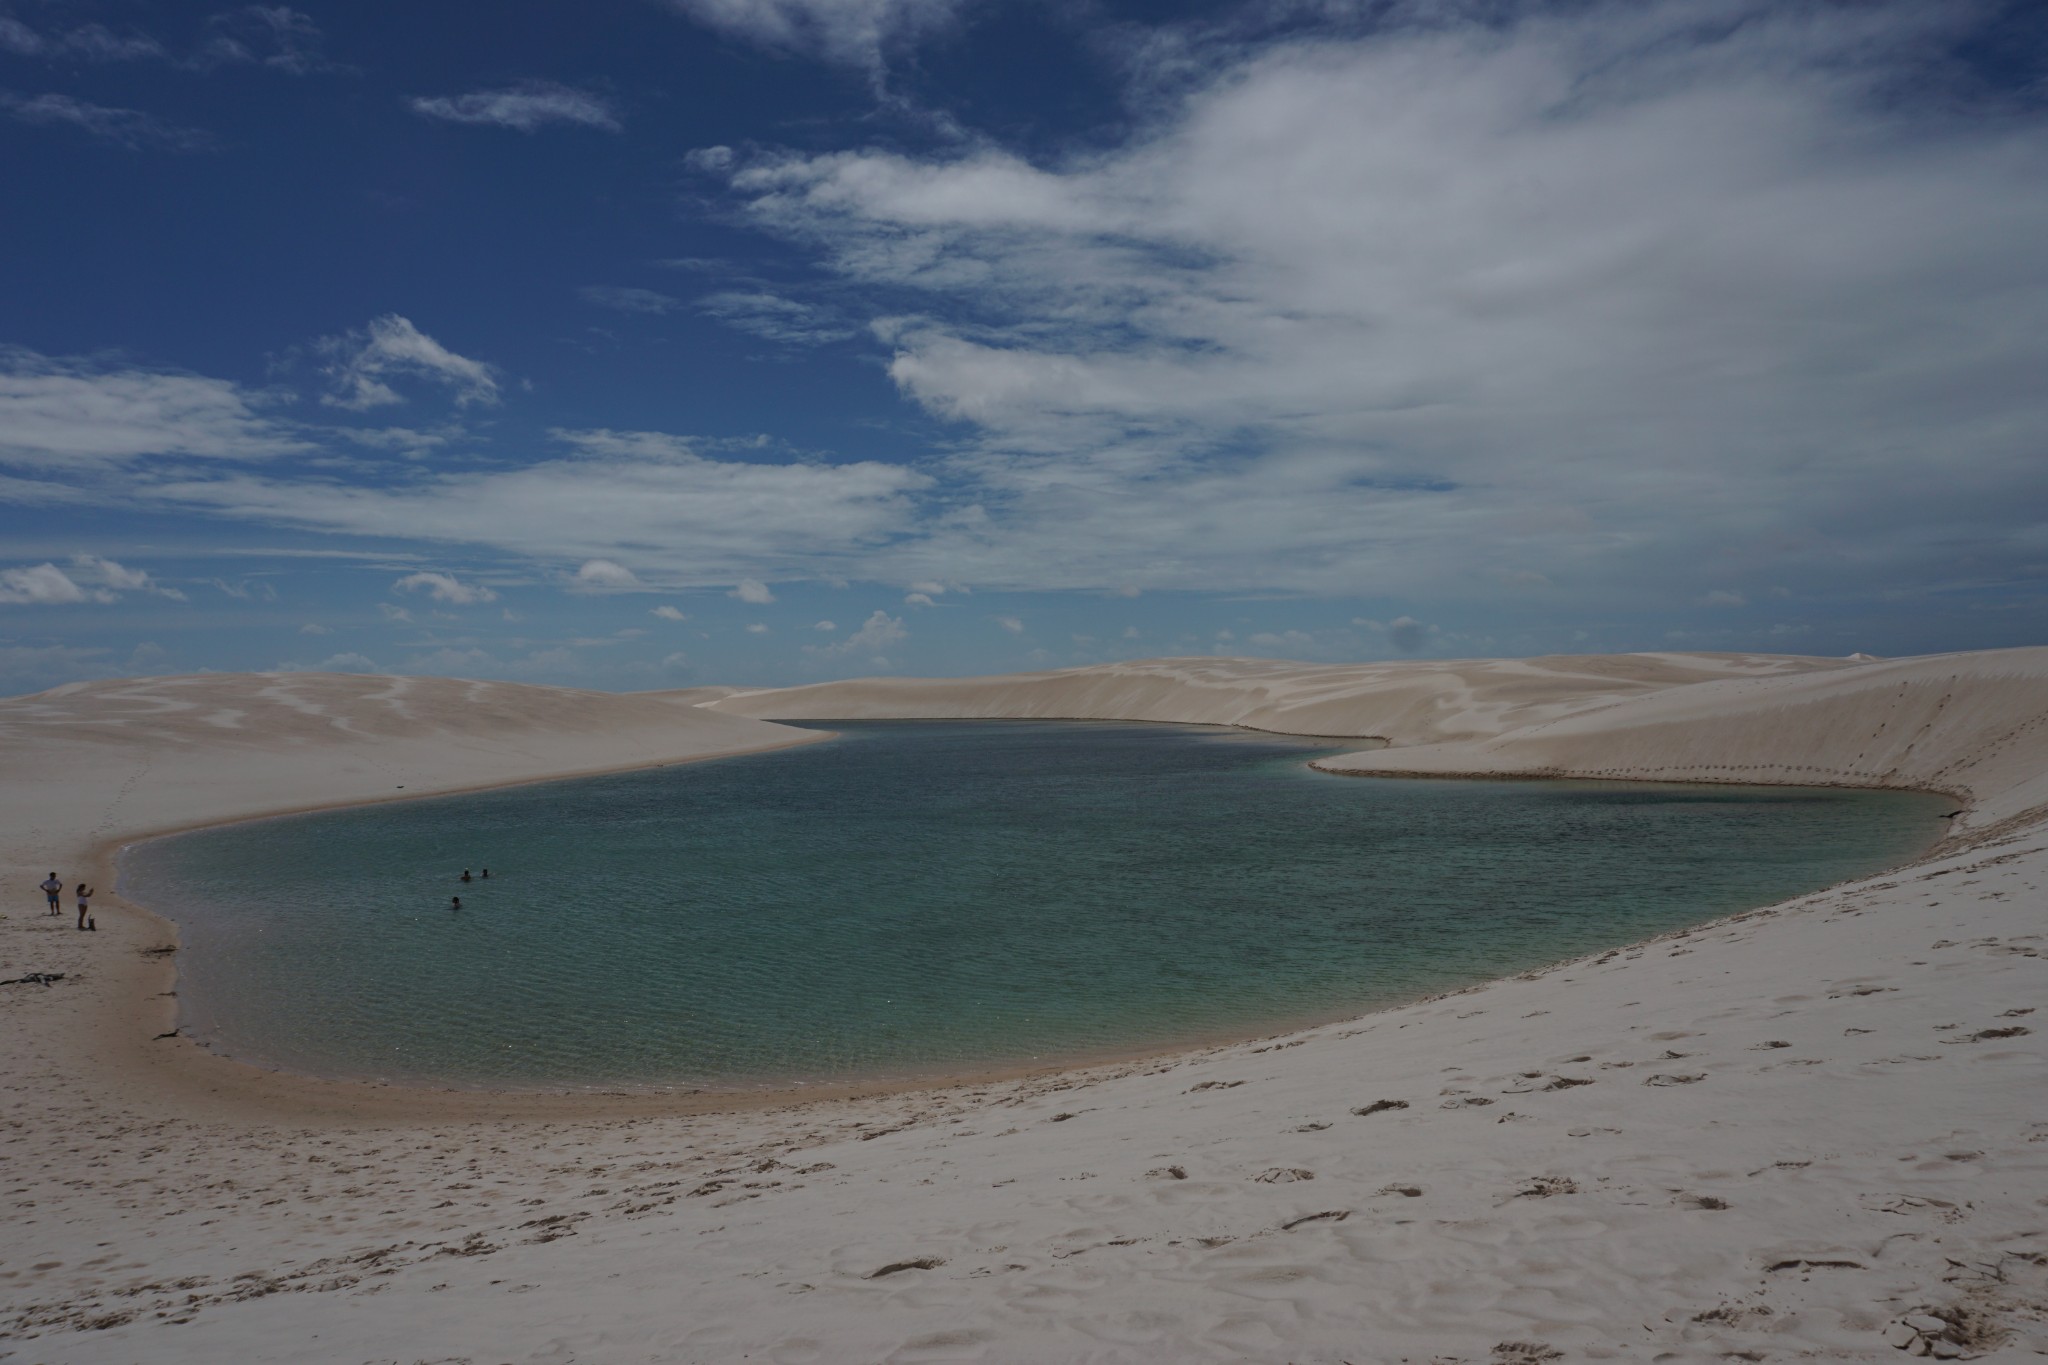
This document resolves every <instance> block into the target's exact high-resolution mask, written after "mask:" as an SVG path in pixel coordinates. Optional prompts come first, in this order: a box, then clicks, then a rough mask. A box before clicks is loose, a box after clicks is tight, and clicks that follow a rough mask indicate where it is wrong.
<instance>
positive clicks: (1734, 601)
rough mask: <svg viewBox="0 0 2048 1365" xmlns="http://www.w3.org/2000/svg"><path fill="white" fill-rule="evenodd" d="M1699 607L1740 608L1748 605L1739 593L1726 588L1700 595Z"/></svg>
mask: <svg viewBox="0 0 2048 1365" xmlns="http://www.w3.org/2000/svg"><path fill="white" fill-rule="evenodd" d="M1700 605H1701V606H1703V607H1742V606H1747V605H1749V599H1748V598H1747V597H1744V596H1743V595H1742V594H1741V593H1739V592H1733V591H1730V590H1729V589H1727V588H1715V589H1714V590H1713V591H1712V592H1708V593H1703V594H1701V596H1700Z"/></svg>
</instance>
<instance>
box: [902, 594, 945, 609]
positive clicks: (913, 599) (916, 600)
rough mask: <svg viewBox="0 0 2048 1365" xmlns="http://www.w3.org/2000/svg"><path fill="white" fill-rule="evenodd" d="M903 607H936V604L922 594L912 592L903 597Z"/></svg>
mask: <svg viewBox="0 0 2048 1365" xmlns="http://www.w3.org/2000/svg"><path fill="white" fill-rule="evenodd" d="M903 605H904V606H906V607H936V606H937V605H938V603H936V602H934V601H932V599H931V598H930V597H929V596H928V595H926V594H924V593H921V592H913V593H909V594H907V595H906V596H905V597H904V599H903Z"/></svg>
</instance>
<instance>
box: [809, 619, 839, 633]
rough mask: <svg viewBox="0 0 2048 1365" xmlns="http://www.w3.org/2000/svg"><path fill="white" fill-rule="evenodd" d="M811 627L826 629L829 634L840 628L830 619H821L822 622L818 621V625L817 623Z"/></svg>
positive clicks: (813, 628)
mask: <svg viewBox="0 0 2048 1365" xmlns="http://www.w3.org/2000/svg"><path fill="white" fill-rule="evenodd" d="M811 629H812V630H822V631H824V632H825V633H827V634H828V635H829V634H830V633H831V632H833V631H835V630H837V629H839V627H838V626H836V625H834V624H833V623H832V622H830V621H820V622H818V624H817V625H815V626H812V627H811Z"/></svg>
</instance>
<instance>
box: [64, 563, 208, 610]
mask: <svg viewBox="0 0 2048 1365" xmlns="http://www.w3.org/2000/svg"><path fill="white" fill-rule="evenodd" d="M71 567H72V569H73V570H74V571H75V572H77V573H78V574H79V575H80V576H82V577H83V578H85V579H86V580H87V581H88V582H97V583H99V584H100V585H101V586H102V587H103V588H106V589H108V590H109V591H112V592H117V593H119V592H146V593H148V594H150V595H151V596H152V597H168V598H170V599H171V600H172V601H174V602H182V601H184V600H185V594H184V593H182V592H180V591H179V590H178V589H176V588H167V587H165V586H163V585H162V584H161V583H158V582H157V581H156V580H155V579H154V578H152V577H150V576H149V574H148V573H146V572H144V571H143V570H141V569H130V568H127V567H125V566H123V565H120V564H116V563H115V562H114V561H113V560H111V559H102V558H100V557H99V556H98V555H74V556H72V559H71Z"/></svg>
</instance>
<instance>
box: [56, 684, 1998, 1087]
mask: <svg viewBox="0 0 2048 1365" xmlns="http://www.w3.org/2000/svg"><path fill="white" fill-rule="evenodd" d="M840 719H845V718H840ZM957 719H959V720H960V721H961V722H962V723H981V722H982V721H983V720H984V719H985V718H979V717H976V718H966V717H962V718H957ZM994 719H1014V720H1016V721H1017V723H1020V724H1074V723H1080V722H1082V721H1099V722H1100V723H1103V724H1114V725H1170V726H1175V727H1177V728H1183V729H1202V730H1209V731H1215V732H1219V733H1220V734H1222V735H1224V736H1225V737H1227V736H1228V735H1229V734H1232V733H1235V734H1248V735H1254V736H1273V737H1276V738H1290V739H1318V740H1322V739H1332V738H1336V739H1342V738H1344V737H1342V736H1324V735H1314V736H1305V735H1283V734H1281V733H1280V732H1277V731H1271V730H1263V729H1259V728H1257V727H1252V726H1241V725H1224V724H1205V723H1193V724H1191V723H1189V722H1181V721H1143V720H1126V719H1122V718H1098V717H1082V718H1075V717H1050V716H1048V717H1028V718H1010V717H1003V718H994ZM821 720H823V721H824V723H827V724H830V723H833V720H834V718H829V717H827V718H821ZM903 723H907V724H920V723H926V722H923V721H918V720H914V719H909V718H905V720H904V722H903ZM934 723H936V722H934ZM809 735H810V736H811V737H809V738H804V739H792V740H789V741H786V742H783V743H780V744H770V745H763V746H761V747H759V748H753V749H746V750H739V751H734V752H729V753H715V754H705V755H701V756H695V757H691V758H686V759H679V760H663V761H659V762H651V763H636V764H631V765H628V766H624V767H618V768H604V769H591V770H579V771H573V772H564V773H559V774H553V775H546V776H538V777H530V778H521V779H517V780H513V781H507V782H492V783H484V784H477V785H472V786H465V787H461V788H455V789H450V790H446V791H434V792H423V793H419V794H416V795H408V796H404V797H374V798H368V799H363V800H348V801H341V802H321V803H317V804H313V805H308V806H301V807H295V808H292V809H285V810H273V811H265V812H262V813H258V814H252V815H244V816H237V817H234V818H231V819H226V820H212V821H202V822H199V823H194V824H188V825H183V826H179V827H176V828H171V829H164V830H158V831H153V832H149V833H145V834H140V835H126V836H117V837H114V838H111V839H109V840H107V841H103V843H102V844H101V845H99V846H98V847H97V848H96V849H95V856H96V857H98V858H101V859H103V860H104V862H105V865H106V866H107V868H108V869H109V870H111V871H114V872H115V874H116V875H115V876H114V877H113V878H112V879H110V885H111V886H113V887H114V888H115V891H114V894H113V895H112V896H109V897H108V898H107V899H108V900H109V901H114V900H118V901H119V903H120V904H122V905H123V906H124V907H126V908H128V909H130V910H133V911H134V912H136V913H137V914H139V915H141V916H143V917H145V918H146V919H147V920H148V921H150V922H152V923H154V924H157V925H160V926H162V928H163V930H164V933H165V936H166V937H167V938H168V940H169V942H170V943H171V944H172V945H174V946H175V948H176V951H175V952H173V953H169V954H163V955H162V956H161V957H160V958H159V959H157V961H156V963H155V965H156V967H157V969H158V971H160V972H162V973H165V974H167V975H166V977H165V980H166V982H167V984H168V986H169V987H170V989H171V993H172V994H175V989H176V986H177V982H178V979H179V973H178V969H177V958H178V955H179V954H180V953H182V952H183V950H184V944H183V941H182V938H181V937H180V935H179V933H178V927H177V922H176V921H175V920H173V919H172V918H171V917H170V916H168V915H166V914H164V913H162V912H160V911H157V910H154V909H151V908H150V907H149V906H147V905H146V904H144V903H143V902H141V901H139V900H135V899H133V898H131V897H128V896H125V895H122V894H121V893H120V891H119V889H118V888H119V872H118V864H119V859H120V857H121V856H122V855H124V854H125V853H126V852H127V851H128V850H129V849H131V848H134V847H136V846H138V845H141V844H144V843H149V842H153V841H155V840H157V839H168V838H175V837H177V836H178V835H181V834H190V833H195V832H198V831H200V830H209V829H223V828H229V827H232V826H235V825H242V824H253V823H257V822H260V821H265V820H275V819H286V818H290V817H293V816H300V815H312V814H320V813H323V812H328V811H335V810H349V809H357V808H361V807H366V806H374V805H384V804H393V803H396V802H403V801H424V800H436V799H440V798H443V797H458V796H466V795H475V794H477V793H480V792H486V791H498V790H504V789H506V788H511V787H522V786H545V785H548V784H551V783H557V782H571V781H577V780H580V779H583V778H596V777H606V776H616V775H618V774H620V773H627V772H644V771H650V770H654V769H658V768H666V767H675V766H679V765H680V764H682V763H699V762H710V761H713V760H715V759H721V758H739V757H746V756H748V755H750V754H755V753H768V752H774V751H776V750H779V749H785V748H795V747H799V746H802V745H806V744H810V743H815V742H821V741H824V740H828V739H833V738H836V737H837V732H836V731H832V730H817V731H810V732H809ZM1358 752H1361V753H1374V754H1381V753H1384V752H1386V750H1385V748H1384V742H1382V747H1380V748H1375V749H1368V750H1361V751H1358ZM1301 766H1302V767H1304V768H1306V769H1309V770H1312V771H1314V772H1317V773H1320V774H1326V775H1329V776H1335V777H1365V778H1373V777H1380V778H1395V779H1414V780H1431V779H1442V780H1447V781H1530V782H1555V781H1594V782H1621V783H1627V784H1631V785H1645V786H1648V785H1657V786H1745V787H1758V788H1778V789H1789V790H1799V789H1801V788H1813V789H1819V790H1838V791H1841V790H1854V791H1888V792H1898V793H1901V794H1919V795H1931V796H1941V797H1943V798H1945V799H1951V800H1957V801H1963V802H1964V812H1965V813H1967V810H1968V805H1967V800H1966V798H1964V797H1962V796H1961V795H1959V794H1958V793H1955V792H1952V791H1944V790H1939V789H1935V788H1926V787H1897V786H1876V785H1872V784H1857V783H1847V782H1771V781H1758V780H1754V779H1723V780H1717V779H1712V778H1678V779H1672V778H1647V777H1644V778H1613V777H1606V776H1600V775H1592V774H1585V773H1576V772H1563V771H1560V772H1549V773H1531V772H1496V773H1489V772H1480V771H1474V772H1459V773H1448V772H1446V773H1437V772H1406V771H1398V770H1396V771H1387V772H1356V771H1347V770H1345V769H1332V768H1326V767H1324V766H1322V761H1321V760H1317V759H1306V760H1303V761H1302V763H1301ZM1955 829H1956V825H1955V822H1954V821H1953V820H1951V821H1949V822H1947V825H1946V827H1945V828H1944V830H1943V832H1941V833H1938V834H1936V835H1935V836H1934V837H1933V839H1932V840H1931V841H1930V842H1929V843H1927V844H1926V845H1924V846H1923V847H1921V848H1920V849H1919V850H1918V851H1917V852H1916V853H1914V854H1913V855H1912V856H1911V857H1909V858H1907V859H1905V860H1903V861H1901V862H1898V863H1887V864H1885V865H1884V866H1883V867H1882V868H1879V869H1877V870H1875V871H1873V872H1870V873H1866V874H1863V875H1861V876H1859V877H1855V878H1850V879H1847V880H1846V881H1842V882H1832V883H1829V884H1827V885H1825V886H1821V887H1816V888H1814V889H1812V890H1810V891H1805V892H1801V893H1799V894H1797V895H1795V896H1790V897H1784V898H1781V899H1780V900H1776V901H1770V902H1766V903H1764V904H1762V905H1754V906H1747V907H1744V908H1743V909H1741V910H1734V911H1728V912H1726V913H1723V914H1717V915H1714V916H1711V917H1709V918H1707V919H1703V920H1696V921H1691V922H1688V923H1687V924H1684V925H1681V926H1677V927H1674V928H1671V929H1665V930H1660V931H1658V932H1657V933H1655V934H1652V935H1650V936H1648V937H1646V938H1641V939H1629V940H1625V941H1623V942H1620V943H1614V944H1609V945H1606V946H1604V947H1600V948H1595V949H1589V950H1587V951H1586V952H1584V953H1579V954H1574V955H1571V956H1568V957H1562V958H1555V959H1546V960H1544V961H1542V962H1537V963H1532V964H1530V965H1528V966H1526V967H1522V968H1519V969H1517V970H1515V971H1510V972H1503V973H1500V974H1497V975H1492V976H1484V977H1479V978H1476V979H1474V980H1472V981H1469V982H1467V983H1465V984H1463V985H1461V986H1456V987H1452V988H1449V989H1445V990H1434V991H1427V992H1424V993H1421V994H1417V995H1401V996H1398V997H1396V998H1392V999H1389V1000H1384V1001H1380V1002H1378V1003H1375V1004H1372V1005H1368V1006H1357V1007H1354V1006H1344V1007H1341V1008H1340V1009H1337V1010H1334V1011H1331V1012H1317V1013H1314V1014H1307V1015H1303V1016H1301V1017H1299V1018H1297V1019H1293V1020H1289V1021H1286V1022H1279V1021H1276V1022H1275V1023H1274V1024H1273V1025H1272V1026H1271V1027H1270V1028H1267V1027H1262V1028H1261V1030H1260V1031H1258V1032H1254V1033H1250V1034H1244V1033H1239V1032H1236V1031H1230V1032H1224V1033H1218V1034H1215V1035H1210V1036H1203V1037H1198V1038H1188V1039H1180V1040H1175V1041H1172V1042H1165V1043H1159V1044H1156V1045H1145V1046H1134V1047H1131V1048H1127V1049H1126V1048H1114V1049H1106V1050H1103V1051H1099V1052H1089V1053H1077V1054H1072V1055H1066V1056H1062V1057H1058V1058H1051V1059H1046V1060H1039V1059H1033V1060H1031V1061H1029V1062H1024V1061H1017V1062H995V1063H990V1064H987V1065H983V1066H967V1067H962V1068H959V1069H952V1068H945V1069H935V1070H932V1071H929V1072H922V1073H917V1074H912V1075H896V1076H875V1077H865V1078H852V1079H847V1080H817V1081H769V1082H764V1083H762V1084H759V1085H738V1086H734V1087H732V1088H725V1087H709V1086H679V1087H674V1088H670V1087H663V1086H657V1085H650V1084H629V1085H615V1086H605V1085H594V1086H591V1087H588V1088H575V1089H563V1088H552V1087H531V1088H527V1087H517V1088H514V1087H502V1086H489V1085H474V1086H472V1085H461V1084H455V1083H447V1084H442V1083H436V1082H433V1081H414V1080H386V1079H373V1078H368V1077H346V1076H322V1075H319V1074H317V1073H313V1072H307V1071H302V1070H298V1069H296V1068H292V1067H289V1066H282V1065H278V1066H273V1065H268V1064H265V1063H262V1062H257V1061H252V1060H249V1059H247V1058H242V1057H238V1056H235V1055H234V1054H233V1053H230V1052H226V1051H221V1050H218V1049H216V1048H214V1047H213V1046H211V1045H209V1044H206V1043H203V1042H200V1041H198V1040H196V1039H193V1038H190V1037H188V1036H186V1035H184V1033H183V1032H182V1025H180V1024H179V1023H178V1020H177V1018H176V1014H177V1007H176V1006H175V1005H171V1006H165V1007H161V1008H162V1009H166V1010H168V1012H169V1017H167V1018H166V1017H163V1016H162V1015H159V1017H158V1019H157V1020H156V1022H159V1023H168V1024H170V1025H171V1026H172V1027H173V1028H174V1029H177V1030H178V1032H177V1036H176V1037H174V1038H169V1039H161V1038H158V1037H156V1036H154V1035H153V1036H151V1039H150V1041H151V1042H152V1043H155V1042H160V1041H168V1042H171V1043H173V1044H176V1045H182V1046H178V1047H177V1048H176V1051H177V1052H179V1053H183V1054H187V1055H193V1056H196V1057H198V1058H201V1059H204V1060H202V1061H201V1062H200V1063H199V1067H198V1068H197V1073H198V1074H195V1075H193V1076H192V1077H190V1078H189V1079H190V1080H191V1081H193V1082H200V1083H203V1082H205V1081H208V1080H210V1079H212V1078H210V1077H207V1076H206V1075H204V1074H203V1073H204V1071H205V1070H206V1069H208V1067H209V1066H211V1065H219V1066H222V1067H227V1068H232V1069H233V1071H234V1072H235V1073H236V1079H237V1081H238V1082H239V1085H238V1086H237V1089H238V1090H246V1091H248V1092H250V1093H247V1094H244V1095H242V1096H241V1097H240V1098H241V1102H242V1103H247V1104H253V1105H256V1106H257V1112H258V1113H259V1114H260V1115H261V1117H263V1118H265V1119H270V1120H279V1121H283V1120H289V1119H291V1118H293V1117H297V1116H300V1115H301V1113H302V1111H301V1109H300V1107H299V1106H302V1105H304V1104H306V1103H307V1102H308V1100H309V1099H310V1100H312V1101H313V1102H314V1107H313V1108H312V1109H311V1110H310V1111H306V1112H311V1113H316V1114H319V1115H321V1116H323V1117H324V1116H329V1115H331V1114H332V1112H333V1110H332V1106H333V1105H334V1104H336V1103H341V1104H344V1105H345V1106H346V1107H347V1108H348V1109H349V1111H350V1112H352V1113H357V1112H360V1111H362V1110H364V1109H370V1110H374V1111H376V1112H378V1113H379V1114H380V1115H382V1116H383V1117H385V1118H386V1119H387V1120H391V1119H397V1120H409V1121H412V1122H416V1123H422V1124H432V1123H438V1122H444V1121H447V1120H448V1119H450V1118H461V1119H465V1120H479V1119H481V1120H488V1119H492V1118H500V1117H502V1118H507V1119H512V1118H519V1119H547V1120H554V1119H566V1118H577V1117H600V1116H601V1117H606V1118H617V1117H660V1116H663V1115H711V1114H727V1113H745V1112H753V1111H761V1110H777V1109H783V1108H798V1107H805V1106H809V1105H813V1104H831V1103H840V1102H844V1101H848V1100H866V1099H879V1098H887V1097H894V1096H904V1095H917V1094H923V1093H927V1092H940V1091H950V1090H958V1089H963V1088H972V1087H977V1086H990V1085H1000V1084H1004V1083H1006V1082H1014V1081H1028V1080H1043V1079H1047V1078H1054V1077H1063V1076H1083V1075H1089V1074H1093V1073H1096V1072H1104V1071H1115V1070H1118V1069H1121V1068H1126V1067H1130V1066H1133V1065H1141V1064H1145V1063H1151V1062H1159V1061H1166V1060H1173V1059H1186V1058H1191V1057H1198V1056H1203V1055H1208V1054H1212V1053H1215V1052H1218V1051H1222V1050H1225V1049H1229V1048H1235V1047H1242V1046H1248V1045H1250V1044H1253V1043H1263V1042H1273V1041H1277V1040H1281V1039H1285V1038H1288V1037H1292V1036H1294V1035H1298V1034H1302V1033H1306V1032H1310V1031H1312V1030H1315V1029H1320V1028H1327V1027H1334V1026H1338V1025H1344V1024H1355V1023H1359V1022H1361V1021H1364V1020H1367V1019H1370V1018H1373V1017H1374V1016H1377V1015H1382V1014H1386V1013H1389V1012H1391V1011H1395V1010H1400V1009H1406V1008H1409V1007H1411V1006H1415V1005H1421V1004H1428V1003H1430V1002H1433V1001H1437V1000H1445V999H1450V998H1453V997H1456V996H1459V995H1464V994H1467V993H1470V992H1473V991H1476V990H1481V989H1483V988H1485V987H1487V986H1489V985H1491V984H1494V983H1497V982H1503V981H1510V980H1517V979H1523V978H1526V977H1528V976H1530V975H1532V974H1542V973H1546V972H1549V971H1552V970H1556V969H1559V968H1563V967H1568V966H1571V965H1573V964H1575V963H1580V962H1587V961H1592V960H1594V959H1596V958H1598V957H1600V956H1602V955H1603V954H1610V953H1613V952H1619V951H1624V950H1628V949H1634V948H1640V947H1643V946H1645V945H1649V944H1654V943H1657V942H1660V941H1662V940H1664V939H1665V938H1667V937H1670V936H1673V935H1679V934H1689V933H1692V932H1696V931H1699V930H1702V929H1707V928H1711V927H1713V926H1715V925H1718V924H1721V923H1724V922H1733V921H1736V920H1739V919H1741V918H1743V917H1745V916H1748V915H1753V914H1756V913H1757V912H1759V911H1763V910H1769V909H1773V908H1774V907H1777V906H1779V905H1783V904H1788V903H1790V902H1793V901H1798V900H1803V899H1806V898H1808V897H1810V896H1815V895H1820V894H1822V893H1824V892H1826V891H1830V890H1833V889H1834V888H1836V887H1838V886H1842V885H1848V884H1850V883H1852V882H1855V881H1865V880H1870V879H1872V878H1874V877H1878V876H1884V875H1889V874H1892V873H1897V872H1904V871H1907V870H1910V869H1911V868H1913V867H1915V866H1917V865H1919V864H1921V863H1924V862H1929V861H1932V860H1934V859H1936V858H1938V857H1942V856H1947V854H1948V853H1950V852H1953V851H1955V848H1952V847H1951V846H1950V845H1951V841H1952V840H1954V839H1955V838H1956V835H1955ZM145 951H147V950H145ZM161 998H162V995H161V994H160V993H159V994H153V995H150V996H144V997H137V998H134V999H132V1000H131V1004H132V1005H133V1006H135V1007H137V1013H136V1015H135V1016H133V1017H136V1018H143V1017H146V1016H145V1015H144V1014H143V1011H146V1010H147V1009H148V1008H149V1004H148V1002H149V1001H152V1000H158V999H161ZM137 1036H139V1034H138V1035H137ZM167 1051H168V1050H167ZM266 1080H267V1081H269V1082H271V1083H274V1085H275V1087H276V1088H277V1089H278V1090H279V1091H280V1092H288V1093H279V1094H277V1095H276V1096H274V1097H268V1098H269V1099H271V1100H272V1101H274V1102H275V1103H276V1104H277V1105H278V1106H279V1107H278V1108H276V1109H275V1110H274V1111H272V1110H271V1109H270V1105H269V1104H268V1103H266V1096H264V1094H263V1093H262V1092H263V1091H264V1090H266V1089H267V1088H270V1087H269V1086H267V1085H266ZM308 1092H310V1094H309V1093H308ZM208 1093H209V1096H212V1097H218V1095H219V1091H218V1089H217V1088H212V1089H209V1092H208Z"/></svg>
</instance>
